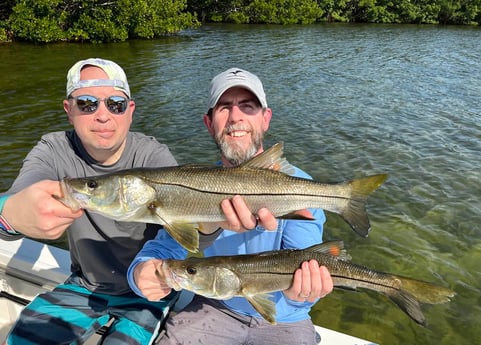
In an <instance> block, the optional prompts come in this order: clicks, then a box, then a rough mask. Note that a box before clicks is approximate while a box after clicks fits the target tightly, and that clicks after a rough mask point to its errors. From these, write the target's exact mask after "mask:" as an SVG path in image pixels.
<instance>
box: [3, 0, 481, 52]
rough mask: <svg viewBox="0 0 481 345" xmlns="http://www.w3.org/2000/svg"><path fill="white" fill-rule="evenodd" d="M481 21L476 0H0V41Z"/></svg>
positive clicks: (480, 6) (108, 39)
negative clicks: (249, 27)
mask: <svg viewBox="0 0 481 345" xmlns="http://www.w3.org/2000/svg"><path fill="white" fill-rule="evenodd" d="M334 22H341V23H396V24H434V25H475V26H479V25H481V0H398V1H392V0H317V1H313V0H223V1H218V0H5V1H3V2H2V3H1V4H0V42H12V41H23V42H31V43H50V42H92V43H104V42H120V41H125V40H128V39H136V38H140V39H152V38H156V37H162V36H167V35H172V34H175V33H177V32H179V31H181V30H185V29H192V28H198V27H200V26H201V25H202V24H204V23H236V24H277V25H287V24H315V23H334Z"/></svg>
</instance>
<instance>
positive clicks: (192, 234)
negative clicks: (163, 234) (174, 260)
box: [164, 223, 199, 253]
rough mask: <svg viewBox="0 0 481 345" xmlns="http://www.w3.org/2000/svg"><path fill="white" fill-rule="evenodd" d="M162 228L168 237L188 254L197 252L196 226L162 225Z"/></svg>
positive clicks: (197, 237)
mask: <svg viewBox="0 0 481 345" xmlns="http://www.w3.org/2000/svg"><path fill="white" fill-rule="evenodd" d="M164 228H165V230H167V232H168V233H169V234H170V236H172V237H173V238H174V239H175V240H176V241H177V242H179V244H180V245H181V246H182V247H184V248H185V249H187V250H188V251H189V252H192V253H197V252H198V251H199V232H198V231H197V225H196V224H192V223H170V224H164Z"/></svg>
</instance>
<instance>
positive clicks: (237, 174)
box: [58, 144, 387, 252]
mask: <svg viewBox="0 0 481 345" xmlns="http://www.w3.org/2000/svg"><path fill="white" fill-rule="evenodd" d="M282 153H283V149H282V144H276V145H274V146H273V147H271V148H269V149H268V150H266V151H264V152H263V153H261V154H259V155H257V156H255V157H253V158H251V159H250V160H248V161H247V162H245V163H243V164H241V165H240V166H238V167H229V168H227V167H220V166H205V165H183V166H175V167H163V168H137V169H127V170H122V171H119V172H116V173H112V174H106V175H102V176H91V177H85V178H65V179H63V180H62V181H61V187H62V193H63V197H59V198H58V199H59V200H60V201H61V202H63V203H64V204H65V205H67V206H69V207H70V208H72V209H74V210H76V209H79V208H83V209H85V210H88V211H92V212H96V213H100V214H102V215H104V216H105V217H108V218H111V219H115V220H117V221H126V222H145V223H154V224H160V225H163V226H164V228H165V229H166V230H167V231H168V232H169V233H170V235H171V236H172V237H173V238H175V239H176V240H177V241H178V242H179V243H180V244H181V245H182V246H184V247H185V248H186V249H187V250H190V251H193V252H196V251H197V249H198V246H199V233H198V230H199V231H203V230H202V228H201V227H200V226H199V223H201V224H202V223H209V222H222V221H224V220H225V215H224V213H223V212H222V209H221V207H220V204H221V202H222V200H224V199H231V198H232V197H233V196H235V195H241V196H242V197H243V199H244V201H245V202H246V204H247V207H248V208H249V210H251V212H252V213H257V212H258V210H259V209H261V208H263V207H266V208H268V209H269V210H270V211H271V212H272V213H273V214H274V216H276V217H278V218H285V219H304V220H306V219H307V218H305V217H304V218H303V217H302V216H300V215H298V214H295V211H298V210H302V209H306V208H321V209H324V210H326V211H329V212H334V213H336V214H339V215H340V216H341V217H342V218H343V219H344V220H345V221H346V222H347V223H349V225H350V226H351V227H352V229H354V231H356V232H357V233H358V234H359V235H361V236H367V235H368V232H369V230H370V228H371V225H370V223H369V218H368V215H367V212H366V200H367V197H368V196H369V195H370V194H371V192H373V191H374V190H375V189H377V188H378V187H379V186H380V185H381V184H382V183H383V182H384V180H385V179H386V178H387V175H385V174H379V175H373V176H367V177H363V178H360V179H355V180H352V181H345V182H341V183H321V182H318V181H314V180H309V179H304V178H298V177H294V176H290V175H291V174H293V172H294V168H293V167H292V165H290V164H289V163H288V162H287V161H286V160H285V158H283V157H282ZM309 220H312V219H310V218H309Z"/></svg>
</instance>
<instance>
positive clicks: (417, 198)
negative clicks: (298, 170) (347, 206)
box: [0, 25, 481, 345]
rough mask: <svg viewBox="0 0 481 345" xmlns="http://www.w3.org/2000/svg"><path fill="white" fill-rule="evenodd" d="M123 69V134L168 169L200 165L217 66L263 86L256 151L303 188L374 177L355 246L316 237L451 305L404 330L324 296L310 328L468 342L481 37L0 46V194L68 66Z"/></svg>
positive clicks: (202, 36)
mask: <svg viewBox="0 0 481 345" xmlns="http://www.w3.org/2000/svg"><path fill="white" fill-rule="evenodd" d="M96 56H99V57H105V58H109V59H113V60H115V61H117V62H119V63H120V64H121V65H122V66H124V67H125V69H126V72H127V75H128V76H129V80H130V83H131V89H132V91H133V94H134V97H135V99H136V101H137V111H136V120H135V125H134V129H136V130H140V131H143V132H146V133H148V134H151V135H154V136H156V137H157V138H158V139H159V140H161V141H163V142H165V143H167V144H168V145H169V146H170V148H171V150H172V151H173V153H174V154H175V156H176V157H177V159H178V160H179V162H180V163H188V162H202V163H208V162H213V161H214V160H215V159H216V157H217V153H216V151H215V147H214V145H213V144H212V142H211V140H210V138H209V137H208V135H207V132H206V130H205V129H204V128H203V124H202V116H201V115H202V114H203V113H204V111H205V110H206V105H205V103H206V94H207V87H208V82H209V81H210V79H211V78H212V77H213V76H214V75H215V74H216V73H218V72H220V71H222V70H224V69H227V68H229V67H234V66H237V67H243V68H246V69H248V70H251V71H252V72H254V73H257V74H258V75H259V76H260V77H261V79H262V80H263V81H264V84H265V88H266V92H267V95H268V103H269V105H270V106H271V107H272V109H273V112H274V117H273V121H272V124H271V129H270V131H269V135H268V138H267V140H268V143H269V144H273V143H275V142H278V141H283V142H284V143H285V151H286V156H287V158H288V159H289V160H290V161H291V162H292V163H294V164H296V165H298V166H299V167H302V168H303V169H305V170H307V171H308V172H310V173H311V174H312V175H313V176H314V177H315V178H316V179H319V180H323V181H331V182H332V181H338V180H344V179H348V178H353V177H360V176H363V175H367V174H373V173H380V172H387V173H389V175H390V177H389V179H388V181H387V182H386V183H385V184H384V185H383V186H382V187H381V188H380V189H379V190H378V191H376V192H375V193H374V194H373V195H372V197H371V198H370V199H369V212H370V216H371V221H372V225H373V229H372V232H371V234H370V236H369V237H368V238H367V239H365V238H360V237H358V236H357V235H356V234H354V232H352V230H350V229H349V228H348V226H347V225H346V224H344V222H342V221H341V220H339V218H338V217H337V216H336V215H332V214H330V215H328V222H327V224H326V231H325V233H326V238H327V239H333V238H341V239H344V240H345V242H346V245H347V247H348V249H349V251H350V254H351V256H352V257H353V261H355V262H357V263H362V264H365V265H367V266H369V267H371V268H375V269H379V270H383V271H389V272H393V273H398V274H402V275H407V276H410V277H414V278H418V279H424V280H428V281H432V282H435V283H438V284H440V285H444V286H449V287H451V288H453V289H454V290H455V291H456V292H457V296H456V297H455V298H454V300H453V301H451V302H450V303H448V304H444V305H438V306H425V307H424V310H425V314H426V318H427V321H428V323H429V325H428V327H426V328H423V327H420V326H418V325H417V324H415V323H414V322H412V321H411V320H410V319H409V318H408V317H407V316H406V315H404V313H402V312H401V311H400V310H399V309H398V308H397V307H396V306H395V305H394V304H392V303H391V302H390V301H389V300H388V299H387V298H385V297H384V296H380V295H377V294H374V293H364V292H361V293H355V292H345V291H337V292H334V293H333V294H331V295H330V296H329V297H328V298H325V299H324V300H322V301H321V302H319V303H318V304H317V305H316V307H315V308H314V310H313V312H312V316H313V318H314V320H315V322H316V323H318V324H320V325H323V326H325V327H329V328H332V329H335V330H339V331H342V332H345V333H349V334H352V335H355V336H359V337H362V338H365V339H369V340H372V341H374V342H377V343H380V344H386V345H391V344H475V343H479V339H480V338H479V334H478V331H479V329H480V328H481V298H480V297H479V296H480V295H481V294H480V292H481V291H480V290H481V273H480V272H481V269H480V264H481V228H480V220H481V204H480V195H481V172H480V169H479V166H480V163H479V157H480V154H481V102H480V96H481V59H480V56H481V29H480V28H468V27H430V26H367V25H360V26H356V25H332V26H323V25H317V26H287V27H280V26H275V27H270V26H254V25H253V26H207V27H204V28H201V29H199V30H196V31H189V32H185V33H183V34H182V35H179V36H177V37H172V38H168V39H162V40H156V41H132V42H126V43H119V44H106V45H90V44H89V45H87V44H85V45H83V44H57V45H47V46H41V45H38V46H34V45H25V44H17V43H15V44H5V45H0V75H1V77H0V96H1V99H2V106H1V107H0V152H1V156H0V166H1V172H2V174H1V175H2V177H1V178H0V190H5V189H7V188H8V186H9V185H10V183H11V182H12V180H13V178H14V177H15V176H16V173H17V171H18V169H19V167H20V165H21V161H22V158H23V157H24V156H25V154H26V153H27V152H28V151H29V149H30V148H31V146H32V145H34V144H35V143H36V142H37V140H38V139H39V137H40V135H41V134H42V133H45V132H47V131H51V130H61V129H66V128H68V124H67V120H66V116H65V114H64V113H63V110H62V103H61V102H62V99H63V97H64V90H65V75H66V72H67V70H68V68H69V67H70V66H71V65H72V64H73V63H74V62H75V61H76V60H78V59H82V58H87V57H96Z"/></svg>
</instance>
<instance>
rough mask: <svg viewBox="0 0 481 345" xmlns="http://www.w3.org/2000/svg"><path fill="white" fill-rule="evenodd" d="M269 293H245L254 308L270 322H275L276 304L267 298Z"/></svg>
mask: <svg viewBox="0 0 481 345" xmlns="http://www.w3.org/2000/svg"><path fill="white" fill-rule="evenodd" d="M269 296H270V295H269V294H258V295H246V296H245V298H246V299H247V300H248V301H249V302H250V304H251V305H252V306H253V307H254V309H255V310H256V311H257V312H258V313H259V314H261V316H262V317H263V318H264V319H266V320H267V321H268V322H270V323H271V324H273V325H275V324H276V305H275V304H274V302H272V301H271V300H270V299H269Z"/></svg>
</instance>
